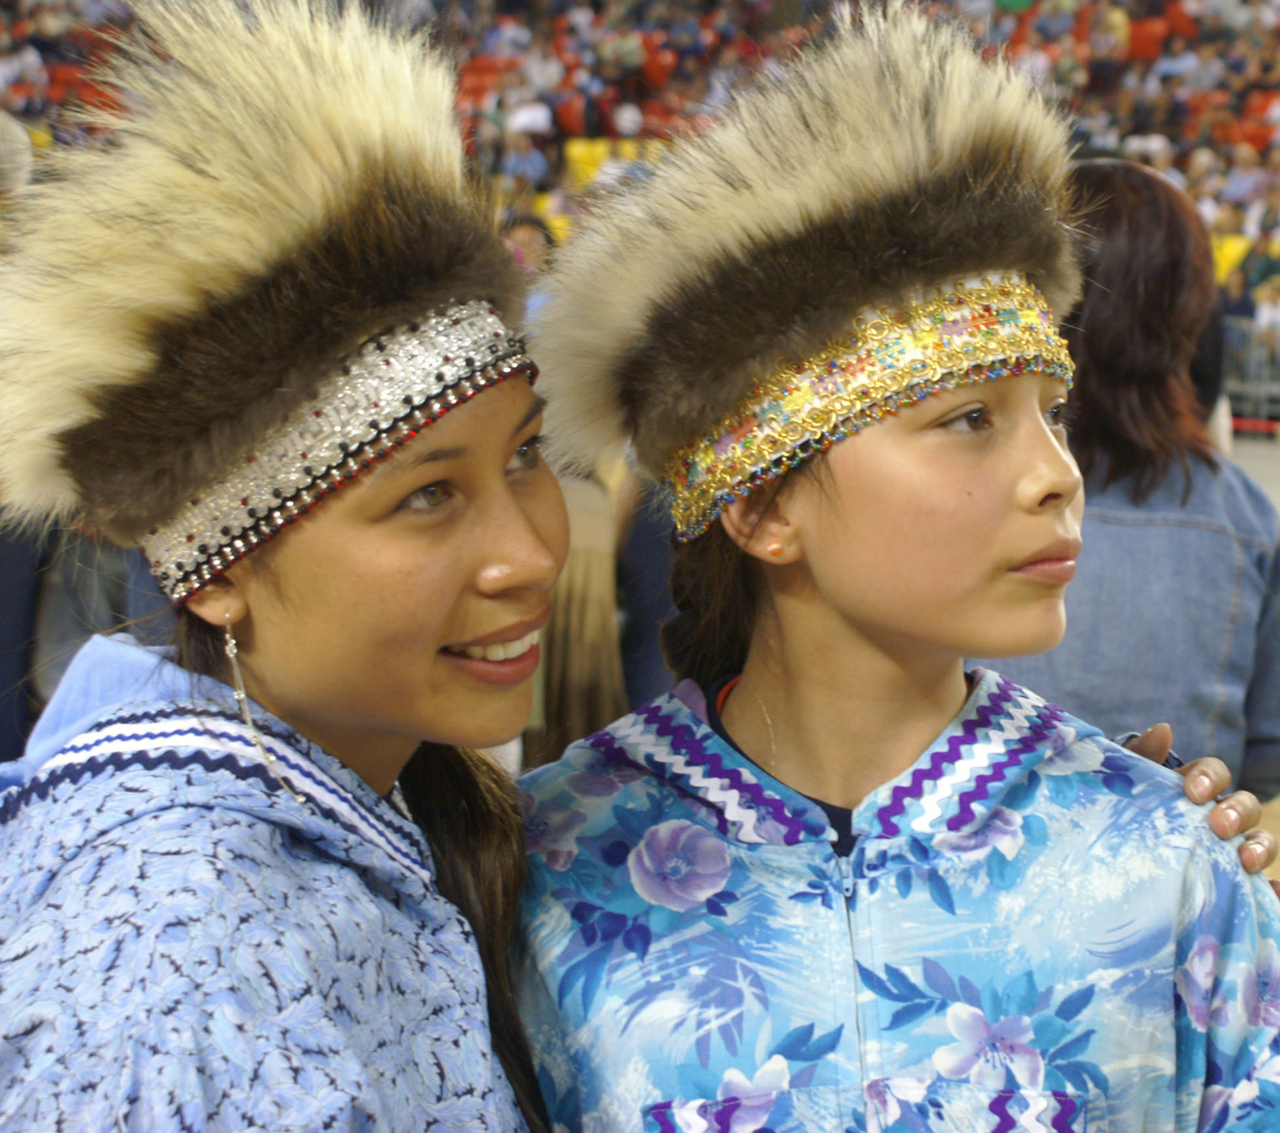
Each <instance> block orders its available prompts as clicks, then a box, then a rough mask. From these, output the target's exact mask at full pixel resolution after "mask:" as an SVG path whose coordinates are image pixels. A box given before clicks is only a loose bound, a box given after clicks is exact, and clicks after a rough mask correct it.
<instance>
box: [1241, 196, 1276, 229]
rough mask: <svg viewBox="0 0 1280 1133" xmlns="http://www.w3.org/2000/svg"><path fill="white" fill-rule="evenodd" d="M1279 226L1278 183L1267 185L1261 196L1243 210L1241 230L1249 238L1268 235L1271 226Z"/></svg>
mask: <svg viewBox="0 0 1280 1133" xmlns="http://www.w3.org/2000/svg"><path fill="white" fill-rule="evenodd" d="M1276 227H1280V185H1268V186H1267V187H1266V188H1265V189H1264V190H1263V193H1262V196H1261V197H1259V198H1258V199H1257V200H1255V201H1254V202H1253V203H1252V204H1251V205H1250V206H1249V207H1248V208H1247V209H1245V210H1244V222H1243V224H1242V226H1241V231H1242V232H1243V233H1244V234H1245V235H1246V236H1248V237H1249V239H1250V240H1257V239H1258V238H1259V237H1260V236H1269V235H1270V234H1271V230H1272V229H1273V228H1276Z"/></svg>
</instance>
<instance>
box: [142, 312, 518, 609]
mask: <svg viewBox="0 0 1280 1133" xmlns="http://www.w3.org/2000/svg"><path fill="white" fill-rule="evenodd" d="M524 351H525V346H524V340H523V339H522V338H520V337H519V336H518V335H515V334H513V333H512V332H511V331H509V330H508V329H507V328H506V327H505V326H504V325H503V324H502V320H501V319H500V318H499V317H498V312H497V311H496V310H495V309H494V308H493V307H491V306H490V305H489V304H488V303H486V302H482V301H473V302H470V303H463V304H460V305H458V306H455V307H452V308H450V309H449V310H447V311H445V313H444V314H442V315H436V316H432V317H431V318H427V319H423V320H422V321H421V322H418V323H411V324H410V325H409V326H407V327H402V328H400V329H397V330H395V331H390V332H388V333H387V334H384V335H378V336H376V337H374V338H372V339H370V340H369V341H368V342H366V343H365V344H364V345H363V346H361V347H360V348H359V349H358V350H357V351H356V352H355V354H354V355H353V356H352V357H350V358H349V359H347V360H346V361H345V362H344V363H343V365H342V366H341V368H340V370H339V372H338V373H336V374H334V375H333V377H331V378H329V379H327V380H326V381H325V382H324V383H323V384H322V385H321V386H320V389H319V390H318V392H317V394H316V396H315V398H314V400H312V401H310V402H308V403H307V404H306V405H304V406H302V407H301V408H299V409H298V410H297V411H296V412H295V413H294V415H293V416H292V417H291V418H290V419H289V420H287V421H286V422H285V423H284V424H283V425H281V426H280V427H279V428H277V429H275V430H274V431H273V432H271V433H270V434H268V436H267V437H266V439H265V440H264V441H263V442H262V444H261V445H259V446H258V448H257V450H256V451H255V452H254V453H252V454H251V455H249V456H247V457H245V458H244V463H243V464H242V465H240V466H238V467H237V468H235V469H234V470H233V471H232V472H230V473H229V474H228V475H227V476H225V477H224V478H223V479H222V480H221V481H220V482H219V483H218V484H216V485H214V486H212V487H211V488H210V489H209V490H208V491H207V492H205V493H204V494H203V495H202V496H201V497H200V498H199V499H193V500H191V501H190V503H188V504H185V505H184V506H183V508H182V510H181V511H180V512H179V513H178V514H177V516H175V517H174V519H173V520H172V522H170V523H167V524H165V525H164V526H163V527H157V528H155V529H154V530H152V531H151V532H150V534H149V535H148V536H147V538H146V539H145V540H143V542H142V549H143V551H144V553H145V554H146V556H147V561H148V562H149V563H150V564H151V571H152V573H153V574H154V575H155V576H156V579H157V581H158V582H159V584H160V589H161V590H163V591H164V592H165V593H166V594H167V595H168V596H169V597H170V598H171V599H173V601H175V602H181V601H183V600H184V599H186V598H189V597H190V596H191V595H192V594H194V593H195V592H196V591H197V590H199V589H200V588H201V587H203V586H204V585H205V584H206V583H208V582H209V581H210V579H212V578H214V577H216V576H217V575H219V574H221V573H222V572H223V571H225V570H226V569H227V567H229V566H230V565H231V564H232V563H234V562H236V561H237V560H238V559H241V558H243V557H244V556H245V555H247V554H248V553H249V552H250V551H252V550H253V549H254V548H255V547H257V546H260V545H261V544H262V543H265V542H266V541H267V540H268V539H270V538H271V537H272V536H273V535H274V534H275V533H276V532H277V531H279V530H280V529H281V528H282V527H284V526H285V525H286V524H288V523H292V522H293V521H294V520H295V519H296V518H298V516H300V515H302V514H304V513H305V512H307V511H309V510H310V509H311V508H312V507H314V506H315V504H316V503H318V502H319V501H320V500H321V499H323V498H324V497H325V496H327V495H328V494H329V493H330V492H332V491H334V490H335V489H337V488H338V487H339V486H340V485H341V484H343V483H345V482H346V481H348V480H351V479H353V478H354V477H355V476H356V474H357V473H359V472H360V471H362V470H363V469H365V468H368V467H369V466H370V465H371V464H372V463H373V462H374V461H375V460H378V459H379V458H381V457H383V456H386V455H387V453H388V452H389V451H391V450H392V449H393V448H395V447H396V446H398V445H402V444H404V442H405V441H406V440H408V439H410V438H411V437H413V436H415V435H416V434H417V432H418V430H420V429H422V428H423V427H424V426H426V425H429V424H430V423H431V422H432V421H435V420H436V419H437V418H440V417H443V416H444V415H445V414H446V413H448V412H449V410H450V409H452V408H453V407H454V406H456V405H459V404H461V403H462V402H465V401H467V400H468V399H470V398H472V397H474V396H475V395H476V394H477V393H479V392H480V391H481V390H482V389H485V388H487V387H488V386H492V385H497V384H498V383H499V382H501V381H503V380H504V379H505V378H508V377H510V376H511V375H512V374H514V373H517V372H519V373H523V374H525V375H526V376H528V377H529V378H530V380H532V379H533V378H534V377H536V376H537V368H536V367H535V366H534V364H533V362H532V361H530V359H529V358H528V357H527V356H526V355H525V352H524Z"/></svg>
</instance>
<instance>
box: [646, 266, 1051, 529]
mask: <svg viewBox="0 0 1280 1133" xmlns="http://www.w3.org/2000/svg"><path fill="white" fill-rule="evenodd" d="M1030 369H1034V370H1039V371H1041V372H1043V373H1046V374H1049V375H1050V376H1052V377H1055V378H1057V379H1058V380H1060V381H1062V382H1065V383H1066V384H1067V386H1068V388H1070V385H1071V375H1072V372H1073V367H1072V363H1071V356H1070V354H1069V353H1068V352H1067V345H1066V342H1065V341H1064V340H1063V339H1062V337H1061V336H1060V335H1059V334H1058V332H1057V329H1056V327H1055V324H1054V318H1053V313H1052V312H1051V311H1050V310H1049V307H1048V304H1047V303H1046V302H1045V300H1044V297H1043V296H1042V295H1041V294H1040V292H1039V291H1037V290H1036V288H1035V287H1033V286H1032V285H1031V284H1030V283H1028V282H1027V280H1026V278H1025V277H1023V276H1022V275H1019V274H1016V273H1010V274H1007V275H1004V276H1002V277H1000V278H999V279H998V281H996V282H993V281H992V280H991V278H990V277H982V278H979V279H975V280H965V281H961V282H958V283H956V284H955V286H954V288H953V289H952V290H950V291H946V292H944V291H943V290H942V289H941V288H935V289H933V290H932V291H931V292H929V293H927V294H925V295H922V296H921V297H919V298H918V299H916V300H915V301H914V302H913V303H911V304H910V305H909V306H907V307H906V308H905V309H903V310H901V311H894V310H890V309H880V310H876V311H870V312H866V313H864V314H861V315H858V316H857V317H856V318H855V319H854V321H853V333H852V335H851V336H850V337H849V338H848V339H844V340H841V341H839V342H836V343H833V344H832V345H831V346H830V347H829V348H828V349H826V350H823V351H822V352H821V353H819V354H818V355H816V356H815V357H813V358H809V359H807V360H805V361H803V362H799V363H793V364H789V365H788V364H782V363H780V364H779V366H778V368H777V369H776V370H775V371H774V373H773V374H772V375H771V376H770V377H769V378H768V379H767V380H766V381H764V382H762V383H760V385H758V386H757V387H756V388H755V389H754V390H753V391H752V393H751V396H750V397H749V398H748V400H747V403H746V404H745V405H744V406H743V407H742V408H741V409H739V410H737V411H736V412H735V413H733V414H732V415H731V416H730V417H728V418H726V420H725V421H724V422H723V423H722V424H721V425H720V426H719V427H718V428H717V429H716V430H715V431H714V432H712V433H711V434H709V435H708V436H705V437H703V438H702V439H700V440H698V441H695V442H693V443H692V444H690V445H687V446H686V447H685V448H683V449H681V450H680V451H679V452H678V453H677V454H676V455H675V456H674V457H673V458H672V460H671V462H670V463H669V464H668V466H667V474H666V476H665V477H664V482H665V483H666V485H667V487H668V488H669V489H670V490H671V493H672V496H673V505H672V510H673V513H674V515H675V521H676V535H677V538H678V539H680V540H681V541H682V542H683V541H687V540H689V539H693V538H696V537H697V536H698V535H701V534H702V532H704V531H705V530H706V529H707V528H708V527H709V526H710V525H711V523H712V522H713V521H714V520H715V518H716V517H717V516H718V515H719V514H720V511H721V509H722V508H723V507H724V506H725V505H726V504H728V503H729V502H730V501H731V500H733V499H734V498H736V497H738V496H745V495H746V494H748V493H749V492H750V491H752V490H753V489H755V488H756V487H758V486H759V485H761V484H764V483H767V482H768V481H770V480H772V479H774V478H776V477H777V476H780V475H781V474H782V473H783V472H785V471H787V470H788V469H790V468H794V467H796V466H797V465H798V464H800V463H801V462H802V461H804V460H807V459H809V458H810V457H813V456H816V455H818V454H819V453H821V452H825V451H826V450H827V449H829V448H830V447H831V445H833V444H835V443H836V442H837V441H839V440H842V439H844V438H845V437H847V436H850V435H851V434H853V433H856V432H857V431H858V430H859V429H861V428H864V427H865V426H866V425H869V424H873V423H874V422H876V421H879V420H881V419H882V418H883V417H884V416H885V415H886V414H891V413H896V412H897V411H898V410H899V409H901V408H905V407H906V406H907V405H910V404H914V403H915V402H918V401H923V400H924V399H925V398H926V397H928V396H930V395H931V394H934V393H937V392H938V391H939V390H942V389H953V388H956V387H958V386H965V385H972V384H975V383H977V382H984V381H995V380H996V379H997V378H1000V377H1003V376H1005V375H1006V374H1011V373H1022V372H1023V371H1024V370H1030Z"/></svg>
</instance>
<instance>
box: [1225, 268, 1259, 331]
mask: <svg viewBox="0 0 1280 1133" xmlns="http://www.w3.org/2000/svg"><path fill="white" fill-rule="evenodd" d="M1254 310H1255V305H1254V301H1253V295H1252V294H1251V293H1250V291H1249V289H1248V287H1247V286H1245V277H1244V272H1243V271H1241V270H1240V268H1236V269H1235V271H1233V272H1231V273H1230V274H1229V275H1228V276H1227V282H1226V283H1225V284H1223V286H1222V314H1223V315H1224V316H1225V317H1228V318H1236V319H1249V320H1252V319H1253V315H1254Z"/></svg>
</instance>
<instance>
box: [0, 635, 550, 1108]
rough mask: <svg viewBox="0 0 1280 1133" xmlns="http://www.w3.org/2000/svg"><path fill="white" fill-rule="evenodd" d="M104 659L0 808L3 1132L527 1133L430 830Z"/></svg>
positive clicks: (268, 724)
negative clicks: (441, 887)
mask: <svg viewBox="0 0 1280 1133" xmlns="http://www.w3.org/2000/svg"><path fill="white" fill-rule="evenodd" d="M257 721H258V729H259V731H260V733H261V734H262V737H263V739H264V741H265V743H266V744H267V745H268V746H269V747H270V748H271V750H272V751H273V752H274V753H275V755H276V757H277V759H278V760H279V762H280V764H281V770H282V773H283V775H284V777H285V778H286V780H287V781H288V782H289V784H290V785H291V786H292V787H293V788H294V789H295V790H297V791H299V792H300V793H301V794H303V795H304V796H305V801H304V802H302V803H298V802H296V801H295V800H294V799H293V798H292V797H291V795H290V794H288V793H286V792H285V791H284V790H282V789H281V787H280V786H279V784H278V783H277V782H276V780H275V779H274V778H273V777H272V775H271V774H270V773H269V772H268V771H267V770H266V768H265V767H264V766H263V764H262V761H261V759H260V757H259V756H258V754H257V752H256V751H255V749H254V747H253V744H252V741H251V739H250V738H249V735H248V731H247V729H246V728H245V726H244V724H243V722H242V721H241V719H240V717H239V716H238V714H237V713H236V712H235V710H234V704H233V702H231V700H230V691H229V690H228V689H227V688H226V687H225V686H223V685H220V684H218V683H217V682H213V681H208V680H197V679H196V678H193V677H192V676H191V675H190V674H188V673H186V672H184V671H182V670H180V669H178V668H177V667H176V666H175V665H172V664H170V663H169V662H167V661H165V660H164V659H163V657H162V656H161V654H160V653H159V651H156V650H147V649H143V648H141V647H139V646H137V645H136V644H134V643H133V642H132V641H131V640H130V639H128V638H122V637H117V638H111V639H107V638H95V639H94V640H92V641H91V642H90V643H89V644H88V645H86V646H85V648H84V649H83V650H82V651H81V652H80V653H79V654H78V655H77V657H76V659H75V661H74V662H73V663H72V665H71V668H70V670H69V671H68V673H67V675H66V677H65V679H64V680H63V683H62V685H61V686H60V687H59V689H58V692H57V694H56V696H55V697H54V699H53V701H52V702H51V703H50V705H49V707H48V709H47V710H46V711H45V714H44V715H43V716H42V718H41V720H40V723H39V726H38V728H37V731H36V734H35V735H34V736H33V737H32V740H31V742H30V743H29V745H28V748H27V755H26V756H25V757H24V759H23V760H22V762H21V763H19V764H16V765H13V764H10V765H6V766H5V773H6V774H8V775H9V777H10V779H11V780H12V781H15V783H16V785H14V786H11V787H10V788H9V789H8V790H7V791H5V792H4V793H3V794H0V1129H3V1130H6V1131H8V1130H13V1131H22V1133H43V1131H44V1130H68V1131H75V1133H93V1131H96V1130H108V1129H110V1130H117V1129H118V1130H130V1131H137V1133H146V1131H152V1130H155V1131H166V1133H167V1131H170V1130H172V1131H177V1130H183V1131H188V1130H190V1131H195V1130H235V1131H243V1130H250V1129H261V1130H269V1131H271V1133H285V1131H299V1133H301V1131H308V1133H309V1131H313V1130H344V1131H347V1130H379V1131H382V1130H387V1131H393V1130H394V1131H397V1133H398V1131H400V1130H406V1131H408V1130H412V1131H415V1133H417V1131H420V1130H426V1129H439V1130H449V1131H451V1133H452V1131H454V1130H457V1131H464V1130H465V1131H471V1133H506V1131H515V1130H523V1129H524V1128H525V1125H524V1122H523V1119H522V1118H521V1117H520V1116H519V1114H518V1111H517V1110H516V1107H515V1102H514V1099H513V1097H512V1094H511V1089H510V1087H509V1085H508V1084H507V1081H506V1078H505V1076H504V1075H503V1073H502V1070H501V1067H500V1065H499V1063H498V1062H497V1060H496V1058H495V1057H494V1055H493V1053H492V1049H491V1046H490V1040H489V1028H488V1017H487V1007H486V999H485V988H484V980H483V975H482V971H481V966H480V959H479V955H478V953H477V951H476V948H475V944H474V941H473V939H472V935H471V930H470V928H469V926H468V925H467V923H466V921H465V920H464V919H463V918H462V916H461V915H460V914H459V913H458V911H457V909H456V908H454V907H453V906H452V905H450V904H449V903H448V902H446V901H445V900H444V899H443V898H442V897H441V896H440V895H439V894H438V893H436V892H435V890H434V888H433V885H432V875H431V871H432V864H431V855H430V852H429V850H428V848H427V846H426V845H425V843H424V840H423V838H422V836H421V834H420V832H419V831H418V829H417V827H416V826H415V825H414V824H413V823H411V822H409V821H408V820H406V819H404V818H402V817H401V816H400V815H399V814H398V813H397V812H396V810H395V809H394V808H393V807H392V806H390V805H389V804H388V803H387V802H386V801H384V800H383V799H381V798H379V797H378V796H377V795H376V794H375V793H374V792H373V791H372V790H371V789H370V788H369V787H367V786H366V785H365V784H364V783H363V782H362V781H361V780H360V779H359V778H358V777H357V776H356V775H355V774H354V773H353V772H352V771H350V770H348V769H347V768H346V767H344V766H343V765H342V764H341V763H339V762H338V761H337V760H335V759H332V758H330V757H329V756H327V755H326V754H325V753H324V752H322V751H320V750H319V749H317V748H316V747H315V746H314V745H311V744H309V743H308V742H307V741H306V740H304V739H302V737H300V736H299V735H298V734H297V733H295V732H293V731H291V730H290V729H289V728H288V727H286V726H285V725H284V724H282V723H280V722H279V721H278V720H275V719H274V718H272V717H270V716H267V715H266V714H265V713H264V714H262V715H261V716H259V717H257Z"/></svg>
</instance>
